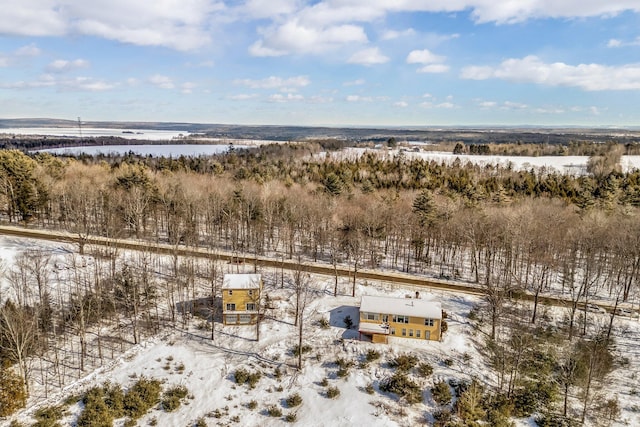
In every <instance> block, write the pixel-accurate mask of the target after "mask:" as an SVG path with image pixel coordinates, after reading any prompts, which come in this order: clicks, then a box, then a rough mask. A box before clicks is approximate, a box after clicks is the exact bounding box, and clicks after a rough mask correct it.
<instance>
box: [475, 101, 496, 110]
mask: <svg viewBox="0 0 640 427" xmlns="http://www.w3.org/2000/svg"><path fill="white" fill-rule="evenodd" d="M478 105H479V106H480V107H481V108H494V107H495V106H496V105H498V103H497V102H495V101H480V102H478Z"/></svg>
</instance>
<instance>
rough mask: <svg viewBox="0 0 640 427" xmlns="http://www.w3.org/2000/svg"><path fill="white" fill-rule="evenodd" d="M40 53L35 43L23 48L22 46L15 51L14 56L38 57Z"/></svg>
mask: <svg viewBox="0 0 640 427" xmlns="http://www.w3.org/2000/svg"><path fill="white" fill-rule="evenodd" d="M41 53H42V51H41V50H40V48H38V46H36V44H35V43H31V44H28V45H25V46H22V47H20V48H18V50H16V52H15V54H16V56H38V55H40V54H41Z"/></svg>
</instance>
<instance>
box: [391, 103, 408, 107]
mask: <svg viewBox="0 0 640 427" xmlns="http://www.w3.org/2000/svg"><path fill="white" fill-rule="evenodd" d="M393 106H394V107H400V108H407V107H408V106H409V103H407V102H406V101H398V102H394V103H393Z"/></svg>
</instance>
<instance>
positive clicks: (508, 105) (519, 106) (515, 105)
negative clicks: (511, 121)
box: [502, 101, 529, 110]
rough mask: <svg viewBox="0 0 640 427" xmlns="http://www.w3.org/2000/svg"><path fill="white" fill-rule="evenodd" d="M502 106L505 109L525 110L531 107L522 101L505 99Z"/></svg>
mask: <svg viewBox="0 0 640 427" xmlns="http://www.w3.org/2000/svg"><path fill="white" fill-rule="evenodd" d="M502 108H503V109H505V110H524V109H526V108H529V106H528V105H527V104H523V103H521V102H513V101H504V103H503V104H502Z"/></svg>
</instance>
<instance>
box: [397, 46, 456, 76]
mask: <svg viewBox="0 0 640 427" xmlns="http://www.w3.org/2000/svg"><path fill="white" fill-rule="evenodd" d="M446 59H447V58H446V57H444V56H441V55H436V54H434V53H433V52H431V51H430V50H429V49H423V50H412V51H411V52H409V55H407V64H423V66H422V67H420V68H418V70H417V72H418V73H431V74H437V73H446V72H447V71H449V66H448V65H446V64H444V63H443V62H444V61H445V60H446Z"/></svg>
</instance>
